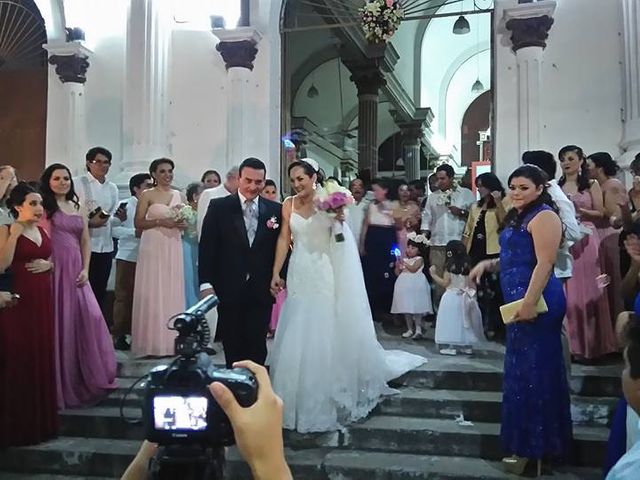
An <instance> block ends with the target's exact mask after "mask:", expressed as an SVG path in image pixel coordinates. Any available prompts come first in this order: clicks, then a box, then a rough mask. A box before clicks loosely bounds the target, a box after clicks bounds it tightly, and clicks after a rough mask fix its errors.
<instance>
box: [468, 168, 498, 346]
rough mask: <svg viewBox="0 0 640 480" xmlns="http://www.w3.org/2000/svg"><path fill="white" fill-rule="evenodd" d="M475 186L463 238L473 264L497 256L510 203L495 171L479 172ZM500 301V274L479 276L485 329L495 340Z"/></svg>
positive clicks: (481, 308)
mask: <svg viewBox="0 0 640 480" xmlns="http://www.w3.org/2000/svg"><path fill="white" fill-rule="evenodd" d="M476 188H477V189H478V193H479V194H480V200H478V202H477V203H476V204H474V205H473V206H472V207H471V209H470V210H469V217H468V218H467V223H466V225H465V228H464V234H463V237H462V239H463V241H464V244H465V246H466V247H467V252H468V253H469V257H471V262H472V264H473V265H477V264H478V263H480V262H481V261H482V260H487V259H494V258H498V257H499V256H500V244H499V242H498V236H499V234H500V231H501V230H502V227H503V222H504V219H505V217H506V216H507V210H508V208H509V207H508V203H509V202H508V200H505V191H504V187H503V186H502V183H501V182H500V179H499V178H498V177H497V176H496V175H495V174H493V173H483V174H480V175H478V177H477V178H476ZM501 304H502V293H501V291H500V276H499V275H498V274H497V273H488V274H486V275H485V276H483V277H482V282H481V284H480V285H479V286H478V305H479V306H480V311H481V312H482V322H483V324H484V329H485V331H486V332H487V335H488V337H489V338H491V339H495V340H502V339H503V338H504V324H503V323H502V319H501V318H500V310H499V308H498V307H499V306H500V305H501Z"/></svg>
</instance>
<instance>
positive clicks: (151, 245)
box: [131, 158, 188, 357]
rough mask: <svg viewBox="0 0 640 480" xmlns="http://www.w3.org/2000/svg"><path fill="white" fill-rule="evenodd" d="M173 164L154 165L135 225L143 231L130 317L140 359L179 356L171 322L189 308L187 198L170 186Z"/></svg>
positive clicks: (161, 160) (162, 160) (133, 344)
mask: <svg viewBox="0 0 640 480" xmlns="http://www.w3.org/2000/svg"><path fill="white" fill-rule="evenodd" d="M174 166H175V165H174V163H173V161H172V160H170V159H168V158H159V159H157V160H154V161H153V162H151V165H150V166H149V173H150V174H151V177H152V178H153V185H154V186H153V188H150V189H148V190H145V191H144V192H143V193H142V195H141V196H140V201H139V202H138V207H137V209H136V218H135V221H134V224H135V227H136V229H138V230H141V231H142V235H141V237H140V248H139V250H138V262H137V265H136V282H135V286H134V289H133V291H134V297H133V309H132V315H131V317H132V318H131V323H132V325H131V327H132V332H131V350H132V351H133V353H134V354H135V355H136V356H138V357H143V356H148V355H153V356H169V355H173V353H174V337H175V334H174V332H172V331H171V330H169V329H167V321H168V320H169V318H171V317H172V316H174V315H176V314H178V313H180V312H182V311H183V310H184V307H185V289H184V263H183V252H182V235H181V234H182V231H183V230H185V229H186V228H187V226H188V225H187V222H186V221H185V220H184V219H183V218H182V217H181V214H180V212H179V209H180V207H181V206H183V205H184V203H185V199H184V197H183V196H182V194H181V193H180V191H179V190H176V189H174V188H173V187H172V186H171V183H172V182H173V169H174Z"/></svg>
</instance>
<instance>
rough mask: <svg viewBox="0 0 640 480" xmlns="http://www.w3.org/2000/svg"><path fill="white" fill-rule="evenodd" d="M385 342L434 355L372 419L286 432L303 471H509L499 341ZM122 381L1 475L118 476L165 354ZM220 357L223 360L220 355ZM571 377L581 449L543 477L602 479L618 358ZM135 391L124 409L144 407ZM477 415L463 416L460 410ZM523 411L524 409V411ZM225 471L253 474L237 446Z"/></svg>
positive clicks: (123, 374) (370, 477)
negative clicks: (463, 350)
mask: <svg viewBox="0 0 640 480" xmlns="http://www.w3.org/2000/svg"><path fill="white" fill-rule="evenodd" d="M380 338H381V342H382V344H383V345H384V346H385V348H387V349H389V348H402V349H404V350H407V351H411V352H413V353H419V354H422V355H425V356H427V357H428V358H429V362H428V363H427V364H426V365H423V366H422V367H421V368H419V369H417V370H415V371H412V372H410V373H408V374H407V375H405V376H403V377H402V378H399V379H397V380H396V381H395V382H394V386H395V387H397V388H399V390H400V394H398V395H396V396H393V397H389V398H387V399H386V400H385V401H384V402H383V403H382V404H381V405H380V406H379V407H378V408H377V409H376V411H375V412H374V413H373V414H372V415H371V416H370V417H369V418H368V419H366V420H365V421H363V422H361V423H358V424H355V425H352V426H350V427H349V428H347V429H345V430H344V431H341V432H332V433H325V434H317V435H300V434H296V433H291V432H286V434H285V444H286V446H287V456H288V460H289V463H290V465H291V467H292V470H293V472H294V477H295V478H296V479H297V480H301V479H305V480H307V479H308V480H316V479H318V480H319V479H331V480H346V479H357V480H360V479H367V480H383V479H384V480H404V479H418V480H420V479H505V478H513V477H511V476H509V475H506V474H504V473H503V472H502V470H501V466H500V458H501V457H502V456H503V452H502V451H501V449H500V443H499V429H500V425H499V422H500V402H501V394H500V389H501V382H502V374H501V372H502V357H503V353H502V351H501V347H499V346H495V347H494V349H493V350H491V351H483V352H477V353H476V354H475V355H474V356H473V357H462V356H459V357H444V356H440V355H438V354H437V353H435V350H434V345H433V343H432V342H430V341H425V342H419V343H418V342H405V341H400V340H399V339H398V336H397V335H393V336H392V335H389V334H386V333H384V332H380ZM119 360H120V362H119V377H120V387H119V389H118V391H116V392H114V393H113V394H112V395H111V396H110V397H109V398H107V399H106V400H105V401H104V402H103V403H102V404H101V405H99V406H97V407H95V408H90V409H85V410H73V411H66V412H63V413H62V429H61V432H60V437H59V438H58V439H56V440H53V441H51V442H48V443H46V444H43V445H39V446H34V447H27V448H16V449H11V450H9V451H6V452H1V453H0V479H16V480H17V479H23V478H33V479H59V478H69V479H74V478H93V479H95V478H119V476H120V475H121V474H122V472H123V471H124V470H125V468H126V466H127V465H128V464H129V462H130V461H131V459H132V457H133V455H134V454H135V453H136V451H137V449H138V447H139V445H140V440H141V439H142V438H143V433H142V427H141V426H136V425H129V424H126V423H125V422H123V421H122V420H121V419H120V414H119V408H118V407H119V403H120V398H121V396H122V395H123V393H124V392H125V391H126V390H127V389H128V388H129V387H130V386H131V385H132V384H133V382H134V380H135V379H136V378H138V377H140V376H141V375H143V374H144V373H146V372H147V371H148V370H149V369H150V368H151V367H153V366H155V365H157V364H158V363H160V362H158V361H149V360H137V361H134V360H130V359H128V358H126V357H125V356H121V358H120V359H119ZM214 360H215V362H216V363H223V362H222V358H221V356H217V357H216V358H215V359H214ZM572 373H573V375H572V379H571V388H572V392H573V396H572V415H573V418H574V437H575V445H576V448H575V457H574V459H573V460H572V464H571V465H570V466H566V467H562V468H560V467H554V468H553V471H551V470H550V471H549V472H547V473H546V474H545V478H555V479H568V480H569V479H576V480H577V479H580V480H590V479H594V480H595V479H599V478H601V475H600V467H601V465H602V461H603V458H604V455H605V443H606V440H607V435H608V427H607V424H608V422H609V419H610V417H611V415H612V411H613V408H614V406H615V403H616V401H617V398H618V395H619V394H620V381H619V373H620V365H619V362H615V364H613V365H608V366H601V367H586V366H576V365H574V369H573V372H572ZM141 393H142V391H141V390H138V389H136V390H134V392H133V393H132V395H131V396H130V398H129V399H128V400H127V402H126V405H125V406H126V408H125V413H126V414H127V416H129V417H137V416H139V412H140V411H139V408H137V405H138V399H139V398H140V395H141ZM461 414H462V415H463V416H464V420H466V421H468V422H471V424H470V425H469V424H467V425H466V426H465V425H460V424H458V423H457V422H456V421H455V419H456V417H459V416H460V415H461ZM523 414H524V412H523ZM226 478H228V479H248V478H251V476H250V474H249V470H248V468H247V467H246V465H245V464H244V462H242V460H241V459H240V458H239V456H238V454H237V452H236V451H235V449H230V450H229V451H228V454H227V471H226Z"/></svg>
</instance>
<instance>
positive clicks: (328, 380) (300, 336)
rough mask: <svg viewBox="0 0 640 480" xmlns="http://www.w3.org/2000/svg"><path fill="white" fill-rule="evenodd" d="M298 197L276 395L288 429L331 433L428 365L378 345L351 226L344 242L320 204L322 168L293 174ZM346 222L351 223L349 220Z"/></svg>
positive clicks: (288, 237)
mask: <svg viewBox="0 0 640 480" xmlns="http://www.w3.org/2000/svg"><path fill="white" fill-rule="evenodd" d="M289 177H290V179H291V184H292V185H293V188H294V189H295V191H296V195H295V196H294V197H290V198H287V199H286V200H285V201H284V204H283V209H282V226H281V230H280V237H279V240H278V245H277V248H276V259H275V263H274V268H273V271H274V275H273V281H272V290H273V291H274V292H277V291H278V290H279V289H281V288H282V287H283V286H284V282H283V281H282V279H281V278H280V276H279V272H280V270H281V269H282V266H283V264H284V261H285V258H286V255H287V251H288V250H289V247H290V245H291V241H292V240H293V253H292V255H291V259H290V261H289V268H288V273H287V300H286V301H285V303H284V305H283V308H282V311H281V314H280V320H279V323H278V329H277V331H276V337H275V340H274V343H273V347H272V349H271V352H270V353H269V356H268V358H267V364H268V365H270V366H271V379H272V382H273V387H274V390H275V391H276V392H277V393H278V395H279V396H280V397H281V398H282V400H283V402H284V427H285V428H287V429H291V430H297V431H298V432H323V431H331V430H338V429H341V428H342V427H343V426H344V425H346V424H348V423H351V422H353V421H356V420H359V419H361V418H363V417H365V416H367V415H368V414H369V412H371V410H372V409H373V408H374V407H375V406H376V405H377V404H378V403H379V402H380V400H381V398H382V396H384V395H389V394H393V393H396V391H395V390H393V389H391V388H389V387H388V386H387V382H388V381H389V380H392V379H394V378H397V377H399V376H400V375H402V374H403V373H405V372H407V371H409V370H411V369H414V368H416V367H418V366H420V365H422V364H423V363H425V362H426V359H425V358H423V357H420V356H418V355H412V354H410V353H406V352H402V351H385V350H384V349H383V348H382V347H381V346H380V344H379V343H378V340H377V338H376V334H375V329H374V326H373V319H372V317H371V310H370V308H369V302H368V299H367V293H366V290H365V286H364V279H363V276H362V267H361V265H360V257H359V255H358V249H357V247H356V242H355V240H354V238H353V235H352V234H351V232H350V230H349V227H348V226H347V225H346V224H343V233H344V237H345V241H344V242H336V241H335V239H334V238H333V235H332V233H331V226H332V222H333V221H335V220H333V219H331V218H330V217H329V216H328V215H327V214H326V213H324V212H320V211H316V210H315V208H314V204H313V199H314V195H315V193H316V186H317V188H321V187H320V186H319V185H318V184H317V182H318V180H319V179H318V166H317V164H316V163H315V162H314V161H313V160H310V159H306V160H304V161H300V162H294V163H292V164H291V165H290V167H289ZM340 220H343V218H341V219H340Z"/></svg>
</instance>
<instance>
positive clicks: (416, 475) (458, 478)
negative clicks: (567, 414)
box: [0, 438, 599, 480]
mask: <svg viewBox="0 0 640 480" xmlns="http://www.w3.org/2000/svg"><path fill="white" fill-rule="evenodd" d="M138 447H139V443H138V442H132V441H127V440H100V439H90V440H87V439H85V438H61V439H58V440H54V441H52V442H49V443H47V444H46V446H42V445H41V446H34V447H27V448H21V449H13V450H12V451H11V455H7V456H0V468H3V469H4V470H5V471H10V470H18V469H23V468H24V465H25V464H28V465H29V468H30V471H31V472H34V473H32V474H24V473H21V474H13V473H0V479H2V480H21V479H23V478H31V479H34V480H58V479H62V478H65V479H69V480H73V479H76V480H78V479H81V478H86V479H87V480H89V479H91V480H100V479H101V478H119V476H120V475H121V474H122V472H123V471H124V469H125V468H126V466H127V465H128V464H129V462H130V461H131V459H132V458H133V456H134V455H135V453H136V451H137V449H138ZM286 455H287V460H288V462H289V464H290V466H291V468H292V471H293V475H294V478H296V480H343V479H350V480H408V479H412V480H431V479H448V480H468V479H484V480H499V479H508V478H512V477H509V476H508V475H506V474H505V473H503V472H502V471H501V467H500V465H499V463H496V462H490V461H486V460H480V459H474V458H466V457H437V456H426V455H412V454H398V453H388V454H385V455H380V454H379V453H376V452H367V451H341V450H331V449H310V450H302V451H295V450H291V449H287V450H286ZM226 470H227V474H226V475H225V478H226V479H227V480H246V479H248V478H250V476H249V470H248V467H247V466H246V464H245V463H244V462H242V460H241V459H240V457H239V454H238V453H237V451H236V450H235V449H230V450H229V452H228V455H227V468H226ZM38 472H48V474H44V473H38ZM554 473H555V475H553V476H552V475H549V476H546V478H557V479H563V480H578V479H579V480H596V479H597V478H599V476H598V475H599V472H598V471H597V470H594V469H571V472H569V471H567V470H566V469H554ZM95 475H99V477H96V476H95Z"/></svg>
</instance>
